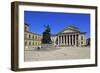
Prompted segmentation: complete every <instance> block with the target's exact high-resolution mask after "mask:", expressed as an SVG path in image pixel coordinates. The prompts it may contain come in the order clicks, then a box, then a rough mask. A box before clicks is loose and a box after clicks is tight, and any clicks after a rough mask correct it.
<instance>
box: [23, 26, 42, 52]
mask: <svg viewBox="0 0 100 73" xmlns="http://www.w3.org/2000/svg"><path fill="white" fill-rule="evenodd" d="M24 29H25V30H24V39H25V40H24V45H25V50H29V48H30V49H31V48H34V47H38V46H41V38H42V36H41V35H40V34H37V33H33V32H29V26H28V25H27V24H25V25H24Z"/></svg>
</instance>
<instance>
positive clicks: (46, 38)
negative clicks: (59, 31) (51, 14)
mask: <svg viewBox="0 0 100 73" xmlns="http://www.w3.org/2000/svg"><path fill="white" fill-rule="evenodd" d="M45 28H46V29H45V31H44V32H43V38H42V43H43V44H51V38H50V37H51V33H50V32H51V30H50V26H49V25H47V26H45Z"/></svg>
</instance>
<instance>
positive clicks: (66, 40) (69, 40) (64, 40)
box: [58, 34, 78, 46]
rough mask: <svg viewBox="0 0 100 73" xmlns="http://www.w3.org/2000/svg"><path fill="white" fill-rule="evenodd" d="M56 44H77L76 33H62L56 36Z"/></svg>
mask: <svg viewBox="0 0 100 73" xmlns="http://www.w3.org/2000/svg"><path fill="white" fill-rule="evenodd" d="M58 45H61V46H62V45H65V46H78V35H76V34H66V35H65V34H64V35H61V36H58Z"/></svg>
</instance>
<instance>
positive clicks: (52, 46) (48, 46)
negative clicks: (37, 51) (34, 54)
mask: <svg viewBox="0 0 100 73" xmlns="http://www.w3.org/2000/svg"><path fill="white" fill-rule="evenodd" d="M52 48H54V45H53V44H42V45H41V49H52Z"/></svg>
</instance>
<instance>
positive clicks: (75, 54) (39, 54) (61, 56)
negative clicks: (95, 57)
mask: <svg viewBox="0 0 100 73" xmlns="http://www.w3.org/2000/svg"><path fill="white" fill-rule="evenodd" d="M87 58H90V47H60V48H56V49H55V48H54V49H51V50H27V51H25V61H47V60H65V59H87Z"/></svg>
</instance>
